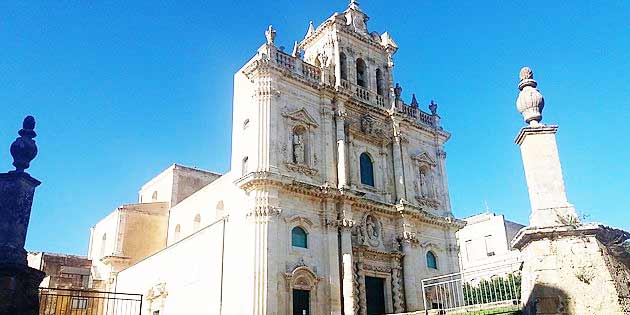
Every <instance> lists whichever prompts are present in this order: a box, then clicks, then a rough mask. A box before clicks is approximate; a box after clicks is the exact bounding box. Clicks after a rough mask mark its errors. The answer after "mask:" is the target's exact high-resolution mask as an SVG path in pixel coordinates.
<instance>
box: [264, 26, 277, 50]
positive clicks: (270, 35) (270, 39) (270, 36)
mask: <svg viewBox="0 0 630 315" xmlns="http://www.w3.org/2000/svg"><path fill="white" fill-rule="evenodd" d="M265 38H267V45H273V44H274V40H275V39H276V30H275V29H274V28H273V26H271V25H269V28H268V29H267V31H265Z"/></svg>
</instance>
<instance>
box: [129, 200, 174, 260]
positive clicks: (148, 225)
mask: <svg viewBox="0 0 630 315" xmlns="http://www.w3.org/2000/svg"><path fill="white" fill-rule="evenodd" d="M158 205H159V204H158ZM122 211H124V212H125V213H124V214H123V215H124V218H125V219H124V220H125V224H124V232H123V233H124V234H123V235H124V236H123V237H124V241H123V248H122V250H123V255H124V256H125V257H129V258H131V260H130V261H129V263H130V264H135V263H136V262H137V261H139V260H141V259H143V258H145V257H147V256H149V255H151V254H153V253H155V252H157V251H159V250H161V249H163V248H164V247H165V246H166V229H167V225H168V215H167V214H166V213H162V214H152V213H146V212H139V211H126V210H122ZM165 212H166V211H165Z"/></svg>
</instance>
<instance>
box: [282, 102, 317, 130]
mask: <svg viewBox="0 0 630 315" xmlns="http://www.w3.org/2000/svg"><path fill="white" fill-rule="evenodd" d="M282 116H284V117H286V118H289V119H292V120H295V121H299V122H302V123H304V124H306V125H309V126H312V127H318V126H319V124H318V123H317V121H315V119H314V118H313V116H311V114H309V113H308V111H307V110H306V108H304V107H302V108H300V109H298V110H295V111H292V112H287V113H283V114H282Z"/></svg>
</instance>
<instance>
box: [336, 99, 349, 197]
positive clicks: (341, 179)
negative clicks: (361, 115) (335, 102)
mask: <svg viewBox="0 0 630 315" xmlns="http://www.w3.org/2000/svg"><path fill="white" fill-rule="evenodd" d="M345 117H346V113H345V112H344V110H343V108H342V107H341V106H339V107H338V108H337V117H336V118H337V119H336V121H337V129H336V131H337V137H336V138H337V181H338V182H337V187H338V188H339V189H341V188H345V187H346V186H348V170H347V165H348V162H347V155H346V151H347V150H346V132H345V127H344V124H345Z"/></svg>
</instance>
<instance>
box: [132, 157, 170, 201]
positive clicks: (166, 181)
mask: <svg viewBox="0 0 630 315" xmlns="http://www.w3.org/2000/svg"><path fill="white" fill-rule="evenodd" d="M174 167H175V166H174V165H171V166H170V167H169V168H168V169H166V170H165V171H163V172H162V173H160V174H159V175H158V176H156V177H154V178H153V179H151V180H150V181H149V182H148V183H147V184H145V185H144V186H142V188H141V189H140V192H139V193H138V194H139V200H138V202H140V203H150V202H168V203H169V204H170V203H171V201H172V196H173V168H174ZM153 197H157V198H155V199H154V198H153Z"/></svg>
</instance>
